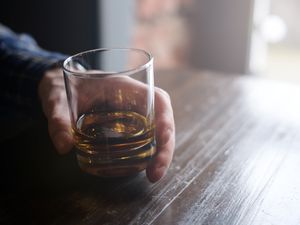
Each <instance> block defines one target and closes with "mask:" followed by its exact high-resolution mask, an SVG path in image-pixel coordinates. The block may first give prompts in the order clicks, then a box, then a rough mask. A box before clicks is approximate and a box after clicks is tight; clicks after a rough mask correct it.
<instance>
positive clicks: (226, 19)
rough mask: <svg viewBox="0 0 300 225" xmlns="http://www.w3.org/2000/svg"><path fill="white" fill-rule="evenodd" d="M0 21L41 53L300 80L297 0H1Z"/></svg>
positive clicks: (299, 31) (157, 67) (164, 67)
mask: <svg viewBox="0 0 300 225" xmlns="http://www.w3.org/2000/svg"><path fill="white" fill-rule="evenodd" d="M0 5H1V7H0V22H1V23H3V24H5V25H7V26H9V27H11V28H12V29H13V30H15V31H17V32H26V33H30V34H32V35H33V36H34V37H35V38H36V40H37V41H38V43H39V44H40V45H41V46H42V47H43V48H45V49H49V50H52V51H60V52H63V53H66V54H74V53H77V52H80V51H83V50H87V49H92V48H99V47H137V48H143V49H146V50H148V51H150V52H151V53H152V54H153V55H154V57H155V68H156V69H159V70H166V69H178V68H186V67H189V68H196V69H204V70H214V71H221V72H225V73H235V74H253V75H257V76H264V77H268V78H272V79H280V80H286V81H292V82H299V81H300V29H299V28H298V27H299V26H298V21H299V19H300V14H299V13H298V12H299V10H300V2H299V1H298V0H243V1H238V0H223V1H216V0H164V1H161V0H122V1H120V0H94V1H80V0H73V1H58V0H52V1H37V0H27V1H17V0H10V1H2V2H1V3H0Z"/></svg>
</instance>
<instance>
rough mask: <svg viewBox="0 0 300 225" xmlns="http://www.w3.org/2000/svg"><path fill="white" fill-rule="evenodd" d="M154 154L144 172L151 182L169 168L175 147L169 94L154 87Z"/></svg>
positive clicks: (159, 177)
mask: <svg viewBox="0 0 300 225" xmlns="http://www.w3.org/2000/svg"><path fill="white" fill-rule="evenodd" d="M155 108H156V109H155V113H156V115H155V117H156V118H155V119H156V142H157V146H156V151H157V153H156V156H155V158H154V159H153V161H152V162H151V163H150V165H149V166H148V168H147V170H146V173H147V177H148V179H149V180H150V181H151V182H156V181H158V180H159V179H161V178H162V177H163V176H164V175H165V173H166V171H167V169H168V168H169V166H170V164H171V161H172V157H173V152H174V147H175V124H174V117H173V110H172V106H171V101H170V97H169V95H168V94H167V93H166V92H165V91H163V90H161V89H159V88H156V91H155Z"/></svg>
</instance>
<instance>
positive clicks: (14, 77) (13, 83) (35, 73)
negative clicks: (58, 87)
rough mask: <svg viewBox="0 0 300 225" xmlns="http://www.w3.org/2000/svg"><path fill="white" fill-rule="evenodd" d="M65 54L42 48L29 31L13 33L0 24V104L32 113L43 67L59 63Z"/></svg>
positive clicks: (36, 105) (37, 106) (37, 102)
mask: <svg viewBox="0 0 300 225" xmlns="http://www.w3.org/2000/svg"><path fill="white" fill-rule="evenodd" d="M66 57H67V56H66V55H63V54H60V53H55V52H49V51H46V50H43V49H42V48H40V47H39V46H38V45H37V43H36V42H35V40H34V39H33V38H32V37H31V36H29V35H28V34H16V33H14V32H13V31H12V30H10V29H9V28H7V27H5V26H3V25H1V24H0V100H1V107H2V108H3V107H4V108H5V107H6V108H8V109H9V110H13V111H19V112H20V113H26V114H31V113H35V111H36V109H37V108H39V100H38V94H37V89H38V84H39V81H40V80H41V78H42V76H43V74H44V73H45V71H46V70H48V69H51V68H53V67H57V66H60V64H61V62H62V61H63V60H64V59H65V58H66ZM9 110H7V111H9Z"/></svg>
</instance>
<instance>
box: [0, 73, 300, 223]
mask: <svg viewBox="0 0 300 225" xmlns="http://www.w3.org/2000/svg"><path fill="white" fill-rule="evenodd" d="M156 84H157V85H158V86H160V87H163V88H164V89H166V90H167V91H169V93H170V95H171V97H172V102H173V107H174V112H175V121H176V150H175V155H174V159H173V163H172V166H171V168H170V169H169V171H168V173H167V175H166V176H165V178H164V179H162V180H161V181H160V182H158V183H156V184H151V183H150V182H148V181H147V179H146V177H145V174H144V173H141V174H139V175H137V176H134V177H128V178H119V179H103V178H98V177H93V176H89V175H87V174H84V173H82V172H80V170H79V168H78V166H77V163H76V158H75V155H74V153H71V154H69V155H66V156H58V155H57V154H56V153H55V151H54V148H53V146H52V144H51V142H50V140H49V138H48V134H47V127H46V121H40V122H36V123H34V124H31V125H30V126H27V128H26V129H23V130H22V131H21V132H20V133H19V134H18V135H17V136H14V137H9V138H5V139H4V140H2V141H1V149H2V151H1V154H2V157H1V159H2V160H1V201H0V224H27V223H29V224H40V225H42V224H55V225H62V224H63V225H69V224H70V225H71V224H72V225H77V224H78V225H81V224H85V225H93V224H97V225H98V224H114V225H115V224H122V225H124V224H138V225H140V224H188V225H190V224H213V225H214V224H230V225H234V224H243V225H248V224H273V225H274V224H276V225H277V224H280V225H281V224H282V225H294V224H295V225H296V224H300V86H299V85H297V84H289V83H282V82H277V81H271V80H265V79H260V78H257V77H250V76H232V75H224V74H214V73H210V72H196V71H177V72H175V73H172V72H163V73H157V74H156Z"/></svg>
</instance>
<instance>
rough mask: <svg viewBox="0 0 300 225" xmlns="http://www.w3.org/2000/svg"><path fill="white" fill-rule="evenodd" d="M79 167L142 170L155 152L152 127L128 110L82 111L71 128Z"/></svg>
mask: <svg viewBox="0 0 300 225" xmlns="http://www.w3.org/2000/svg"><path fill="white" fill-rule="evenodd" d="M73 132H74V139H75V146H76V147H77V158H78V161H79V165H80V167H81V169H82V170H84V171H85V172H87V173H90V174H94V175H98V176H104V177H107V176H128V175H131V174H134V173H137V172H140V171H142V170H144V169H145V168H146V167H147V164H148V163H149V160H150V159H151V158H152V156H153V155H154V153H155V138H154V126H153V124H149V122H148V120H147V119H146V118H145V117H144V116H142V115H140V114H138V113H136V112H131V111H116V112H91V113H87V114H83V115H82V116H81V117H80V118H79V119H78V120H77V123H76V127H75V128H73Z"/></svg>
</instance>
